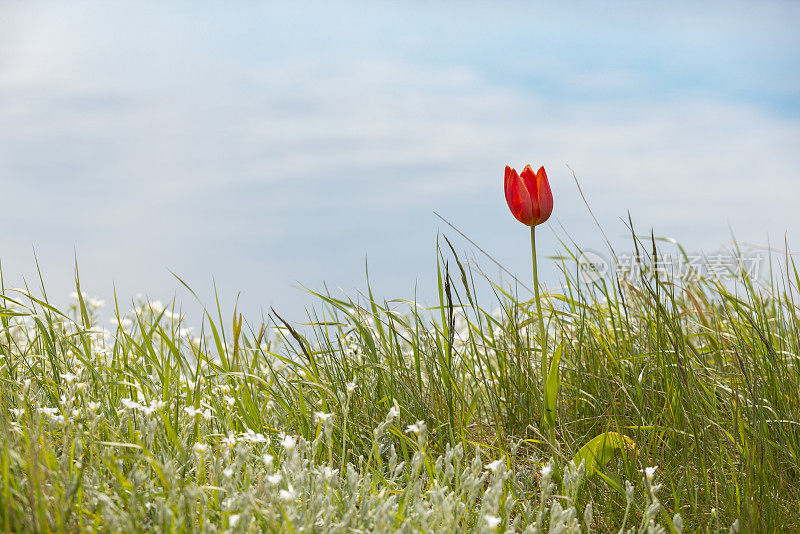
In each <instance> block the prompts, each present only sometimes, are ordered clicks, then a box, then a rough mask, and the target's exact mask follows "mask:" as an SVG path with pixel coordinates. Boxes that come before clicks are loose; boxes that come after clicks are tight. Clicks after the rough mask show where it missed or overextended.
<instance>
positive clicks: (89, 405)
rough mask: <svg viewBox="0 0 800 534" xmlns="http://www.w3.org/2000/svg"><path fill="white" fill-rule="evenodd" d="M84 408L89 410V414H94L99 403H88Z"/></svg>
mask: <svg viewBox="0 0 800 534" xmlns="http://www.w3.org/2000/svg"><path fill="white" fill-rule="evenodd" d="M86 407H87V408H89V411H90V412H96V411H97V410H98V408H100V403H99V402H94V401H89V402H87V403H86Z"/></svg>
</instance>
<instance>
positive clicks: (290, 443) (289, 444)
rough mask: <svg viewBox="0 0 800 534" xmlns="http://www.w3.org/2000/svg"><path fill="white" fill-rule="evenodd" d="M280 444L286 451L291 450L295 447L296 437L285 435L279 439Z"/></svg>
mask: <svg viewBox="0 0 800 534" xmlns="http://www.w3.org/2000/svg"><path fill="white" fill-rule="evenodd" d="M281 445H282V446H283V448H284V449H286V452H292V451H293V450H294V448H295V447H297V439H295V438H294V437H293V436H288V435H287V436H285V437H284V438H283V441H281Z"/></svg>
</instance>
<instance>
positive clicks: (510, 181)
mask: <svg viewBox="0 0 800 534" xmlns="http://www.w3.org/2000/svg"><path fill="white" fill-rule="evenodd" d="M505 190H506V202H507V203H508V208H509V209H510V210H511V213H513V214H514V217H516V218H517V220H518V221H519V222H521V223H522V224H526V225H528V226H530V225H531V224H532V221H533V204H532V203H531V195H530V193H528V190H527V188H526V187H525V184H524V183H523V182H522V180H520V178H519V175H518V174H517V171H516V170H514V169H512V168H511V167H509V166H506V177H505Z"/></svg>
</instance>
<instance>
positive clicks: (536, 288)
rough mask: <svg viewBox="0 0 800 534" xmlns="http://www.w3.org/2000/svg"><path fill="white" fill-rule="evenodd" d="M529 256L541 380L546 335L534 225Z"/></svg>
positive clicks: (543, 370)
mask: <svg viewBox="0 0 800 534" xmlns="http://www.w3.org/2000/svg"><path fill="white" fill-rule="evenodd" d="M531 257H532V258H533V292H534V296H535V299H536V315H537V316H538V317H539V347H540V348H541V351H542V380H544V379H545V377H546V376H547V337H546V333H545V329H544V317H543V316H542V302H541V299H540V298H539V274H538V272H537V268H536V226H531Z"/></svg>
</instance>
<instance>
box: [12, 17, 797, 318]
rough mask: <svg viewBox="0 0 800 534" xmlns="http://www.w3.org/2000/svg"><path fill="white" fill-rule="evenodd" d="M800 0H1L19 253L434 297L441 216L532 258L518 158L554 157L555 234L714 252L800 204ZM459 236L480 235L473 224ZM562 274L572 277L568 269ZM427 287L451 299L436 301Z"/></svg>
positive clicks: (125, 286) (197, 281) (65, 283)
mask: <svg viewBox="0 0 800 534" xmlns="http://www.w3.org/2000/svg"><path fill="white" fill-rule="evenodd" d="M798 22H800V7H798V6H797V5H796V4H794V3H791V2H785V3H782V2H772V3H771V2H758V3H755V2H733V3H730V2H726V3H722V2H720V3H706V2H703V3H693V2H676V3H670V4H664V3H661V4H655V3H646V2H617V3H602V4H601V3H574V4H570V5H569V6H559V7H553V6H547V5H546V4H529V3H524V4H523V3H514V2H499V3H498V2H494V3H458V4H456V3H449V2H443V3H422V2H419V3H388V2H387V3H370V4H367V3H363V4H359V3H344V4H337V5H336V6H335V7H332V6H331V5H329V4H323V3H319V4H306V3H304V4H303V6H302V8H299V7H297V6H296V5H292V4H290V3H286V4H277V3H271V4H264V5H262V4H257V3H251V2H239V3H213V2H205V3H188V2H187V3H171V4H170V5H168V6H166V5H163V4H160V3H156V2H115V3H101V2H97V3H91V2H75V3H69V4H62V3H19V4H10V3H5V4H3V5H2V6H0V187H2V190H3V191H2V195H1V198H2V199H3V200H2V204H3V209H1V210H0V225H2V226H3V227H4V228H11V229H13V230H12V231H4V232H3V233H2V235H0V260H1V261H2V262H3V270H4V274H5V276H6V277H7V279H10V280H12V281H13V282H14V283H22V280H23V278H27V279H30V278H31V277H33V276H34V274H35V267H34V263H33V253H32V251H33V250H36V253H37V255H38V257H39V259H40V262H41V264H42V267H43V269H44V273H45V276H46V280H47V282H48V283H49V285H50V286H51V289H50V293H51V295H54V298H57V297H58V296H59V295H63V296H64V298H66V295H67V294H68V293H69V291H71V290H72V288H71V280H72V276H73V272H72V269H73V257H74V254H76V253H77V256H78V260H79V263H80V266H81V274H82V278H83V280H84V285H85V286H87V287H86V289H87V290H88V291H89V292H90V293H92V294H98V295H101V296H105V297H106V298H108V297H109V295H110V294H111V288H112V287H113V286H116V288H117V290H118V294H120V295H122V296H123V298H128V297H129V296H130V295H132V294H134V293H137V292H144V293H147V294H148V295H150V296H151V297H152V298H158V299H161V300H168V299H170V298H171V297H172V295H174V294H176V293H177V294H178V295H179V297H180V298H182V299H185V298H186V295H185V292H182V291H181V290H180V287H179V285H178V284H177V282H176V281H175V280H174V279H173V278H172V277H171V275H170V274H169V271H168V270H172V271H175V272H177V273H179V274H181V275H182V277H183V278H184V279H185V280H187V282H189V283H190V284H192V285H193V286H194V287H195V288H197V290H198V292H199V293H200V294H201V295H203V296H204V298H208V297H209V295H210V289H211V281H212V278H213V279H214V280H216V282H217V284H218V286H219V288H220V292H221V293H222V294H223V295H225V296H226V297H228V300H227V303H228V304H231V303H232V301H233V299H234V298H235V297H234V296H235V295H236V294H237V293H238V292H241V294H242V296H241V306H242V308H243V309H244V310H245V311H246V312H248V314H249V315H250V316H251V317H255V316H257V315H258V314H259V311H260V310H262V309H268V308H269V306H275V307H276V308H278V309H279V310H281V309H283V310H286V312H287V313H288V314H289V315H294V316H296V317H300V316H301V315H302V309H303V306H304V305H306V304H307V303H308V302H310V299H308V298H307V297H306V296H305V295H304V294H303V293H302V292H301V291H298V290H297V289H296V287H297V283H298V282H299V283H302V284H305V285H308V286H311V287H320V286H321V284H322V282H323V281H325V282H326V283H327V284H328V286H329V287H331V288H335V287H337V286H341V287H342V288H344V289H345V290H347V291H349V292H352V291H354V290H355V289H358V288H363V285H364V284H363V282H364V276H363V266H364V260H365V257H368V258H369V263H370V273H371V280H372V282H373V283H374V284H375V286H376V289H377V290H378V291H379V293H380V294H382V295H385V296H388V297H411V296H412V295H413V292H414V287H415V285H417V286H418V287H419V292H420V293H421V295H422V299H423V300H433V294H432V292H431V291H430V289H431V288H432V285H431V284H432V276H433V275H434V274H435V270H434V261H435V256H434V245H435V240H436V234H437V232H438V231H440V230H446V228H445V227H443V225H442V224H441V223H440V222H439V221H438V219H436V218H435V217H434V216H433V214H432V210H434V209H435V210H437V211H439V212H440V213H442V214H443V215H444V216H446V217H447V218H448V219H450V220H451V221H453V222H454V223H455V224H457V225H458V226H459V227H461V228H462V229H463V230H464V231H466V232H467V233H468V234H469V235H470V236H471V237H472V238H473V239H475V240H476V241H477V242H478V243H480V244H481V245H482V246H484V247H485V248H487V249H489V250H491V252H492V253H493V254H494V255H495V256H496V257H498V259H500V260H502V261H503V263H504V264H505V265H506V266H507V267H508V268H509V269H511V270H512V271H515V272H519V273H522V274H523V276H527V273H528V270H529V265H528V262H529V261H530V260H529V257H528V252H527V250H526V234H525V228H524V227H521V226H520V225H519V224H518V223H516V221H514V220H513V218H512V217H511V216H510V214H509V213H508V212H507V209H506V207H505V202H504V200H503V196H502V187H501V181H502V170H503V167H504V166H505V165H506V164H507V163H511V164H513V165H515V166H517V167H521V166H523V165H524V164H525V163H527V162H531V163H532V164H534V165H538V164H544V165H545V166H546V167H547V169H548V174H549V176H550V179H551V183H552V186H553V190H554V193H555V196H556V208H555V212H554V216H553V218H552V219H551V221H550V222H549V223H548V225H547V226H546V227H545V228H543V229H542V231H541V232H540V235H541V237H540V243H541V246H542V248H543V250H544V251H545V252H546V253H547V252H550V253H552V252H555V251H556V250H557V243H558V241H557V237H558V236H563V235H569V236H571V237H572V238H574V239H575V240H576V241H577V242H579V243H580V244H581V245H583V246H585V247H587V248H595V249H598V250H600V249H601V246H602V240H601V236H600V234H599V232H598V230H597V229H596V228H595V227H594V225H593V223H592V221H591V217H590V216H589V215H588V213H587V212H586V209H585V207H584V205H583V202H582V201H581V200H580V197H579V195H578V193H577V190H576V188H575V185H574V183H573V181H572V177H571V175H570V173H569V171H568V169H567V168H566V166H565V165H566V164H569V165H570V166H571V167H572V168H573V169H575V171H576V172H577V174H578V177H579V178H580V180H581V183H582V187H583V189H584V192H585V193H586V194H587V197H588V199H589V200H590V202H591V204H592V209H593V210H594V211H595V214H596V215H597V216H598V218H599V220H600V221H601V223H602V224H603V226H604V227H605V228H606V231H607V233H608V234H609V235H610V236H611V237H612V239H613V240H614V241H615V242H618V243H620V246H623V245H624V243H625V241H624V237H623V236H624V233H625V227H624V225H623V223H622V222H621V219H623V218H626V217H627V212H628V210H630V212H631V214H632V217H633V219H634V222H636V223H637V225H639V227H640V228H641V229H642V230H643V231H649V229H650V228H651V227H652V228H654V229H655V232H656V233H657V234H660V235H666V236H672V237H676V238H678V239H680V240H681V241H682V242H684V243H685V245H686V246H687V247H688V248H689V249H692V250H700V249H702V250H711V249H714V248H715V247H717V246H719V245H721V244H724V243H725V242H727V241H729V239H730V230H731V229H733V230H734V231H735V233H736V235H737V236H738V237H739V238H740V239H742V240H745V241H752V242H758V243H765V242H766V241H767V238H768V237H769V239H770V240H772V241H773V242H782V241H783V237H784V233H785V232H788V233H789V234H788V235H789V238H790V240H791V238H792V231H793V229H794V228H796V227H797V225H798V223H800V214H798V210H797V209H796V201H797V200H796V199H797V198H799V197H800V185H799V184H800V182H798V180H797V169H798V168H800V155H798V150H797V147H798V146H800V94H798V88H800V38H798V37H797V35H796V32H795V31H793V29H794V28H796V27H797V24H798ZM460 245H461V246H462V247H464V248H468V245H467V244H466V243H464V242H460ZM545 278H546V280H547V281H548V283H549V284H550V285H553V284H556V283H557V282H558V279H557V275H556V272H555V270H554V269H552V268H551V269H550V271H549V272H548V273H547V274H546V275H545ZM427 295H429V297H427Z"/></svg>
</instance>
